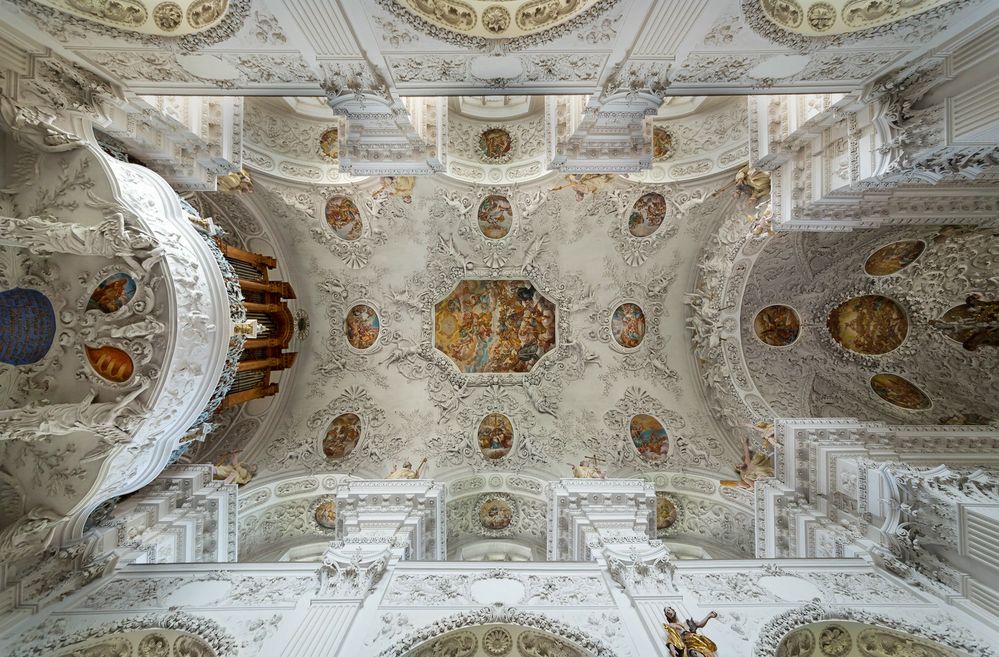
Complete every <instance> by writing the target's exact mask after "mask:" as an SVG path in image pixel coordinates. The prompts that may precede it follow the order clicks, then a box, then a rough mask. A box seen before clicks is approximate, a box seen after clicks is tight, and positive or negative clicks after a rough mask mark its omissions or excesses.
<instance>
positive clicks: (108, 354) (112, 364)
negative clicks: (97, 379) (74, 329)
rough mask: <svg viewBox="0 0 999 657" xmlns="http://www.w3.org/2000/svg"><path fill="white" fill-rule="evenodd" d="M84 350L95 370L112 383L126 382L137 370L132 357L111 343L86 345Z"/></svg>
mask: <svg viewBox="0 0 999 657" xmlns="http://www.w3.org/2000/svg"><path fill="white" fill-rule="evenodd" d="M84 350H85V351H86V353H87V361H88V362H89V363H90V366H91V367H93V368H94V371H95V372H97V373H98V374H100V375H101V376H102V377H103V378H105V379H107V380H108V381H110V382H111V383H124V382H125V381H128V380H129V379H131V378H132V374H133V373H134V372H135V365H134V364H133V363H132V357H131V356H129V355H128V354H127V353H125V352H124V351H122V350H121V349H119V348H117V347H112V346H110V345H104V346H103V347H97V348H95V347H91V346H89V345H84Z"/></svg>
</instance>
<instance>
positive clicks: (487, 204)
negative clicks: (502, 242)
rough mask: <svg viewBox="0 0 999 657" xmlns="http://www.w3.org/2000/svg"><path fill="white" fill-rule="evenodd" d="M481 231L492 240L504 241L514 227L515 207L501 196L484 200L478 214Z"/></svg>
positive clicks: (494, 195)
mask: <svg viewBox="0 0 999 657" xmlns="http://www.w3.org/2000/svg"><path fill="white" fill-rule="evenodd" d="M477 216H478V221H479V230H481V231H482V234H483V235H485V236H486V237H488V238H489V239H491V240H499V239H503V238H504V237H506V236H507V235H509V234H510V229H511V228H512V227H513V206H512V205H510V200H509V199H508V198H507V197H505V196H502V195H500V194H490V195H489V196H487V197H485V198H484V199H482V203H480V204H479V212H478V215H477Z"/></svg>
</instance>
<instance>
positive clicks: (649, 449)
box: [628, 415, 669, 461]
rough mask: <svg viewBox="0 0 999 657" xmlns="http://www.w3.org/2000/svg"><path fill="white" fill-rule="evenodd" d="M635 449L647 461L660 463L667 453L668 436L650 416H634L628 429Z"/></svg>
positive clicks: (661, 426) (660, 424)
mask: <svg viewBox="0 0 999 657" xmlns="http://www.w3.org/2000/svg"><path fill="white" fill-rule="evenodd" d="M628 430H629V432H630V433H631V440H632V442H633V443H635V449H637V450H638V453H639V454H640V455H641V456H642V458H644V459H645V460H647V461H661V460H663V459H664V458H666V453H667V452H668V451H669V434H668V433H667V432H666V428H665V427H664V426H663V425H662V422H660V421H659V420H657V419H656V418H654V417H652V416H651V415H636V416H634V417H632V418H631V423H630V425H629V427H628Z"/></svg>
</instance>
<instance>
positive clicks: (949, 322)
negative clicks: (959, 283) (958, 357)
mask: <svg viewBox="0 0 999 657" xmlns="http://www.w3.org/2000/svg"><path fill="white" fill-rule="evenodd" d="M930 324H932V325H933V326H935V327H936V328H937V329H939V330H940V331H941V332H943V334H944V335H946V336H947V337H948V338H950V339H952V340H957V341H958V342H960V343H961V346H962V347H964V348H965V349H967V350H968V351H975V350H977V349H979V348H981V347H999V299H984V298H982V295H980V294H972V295H969V296H968V297H967V299H966V300H965V302H964V303H962V304H961V305H960V306H954V307H953V308H951V309H950V310H948V311H947V312H945V313H944V314H943V315H942V316H941V317H940V319H937V320H933V321H931V322H930Z"/></svg>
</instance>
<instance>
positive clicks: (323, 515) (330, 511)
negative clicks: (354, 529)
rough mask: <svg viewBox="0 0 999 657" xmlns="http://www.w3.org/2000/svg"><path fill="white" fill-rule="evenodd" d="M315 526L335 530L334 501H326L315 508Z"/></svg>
mask: <svg viewBox="0 0 999 657" xmlns="http://www.w3.org/2000/svg"><path fill="white" fill-rule="evenodd" d="M313 515H314V517H315V519H316V524H318V525H319V526H320V527H325V528H326V529H336V500H326V501H325V502H322V503H320V504H319V505H318V506H317V507H316V511H315V513H314V514H313Z"/></svg>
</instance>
